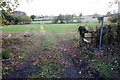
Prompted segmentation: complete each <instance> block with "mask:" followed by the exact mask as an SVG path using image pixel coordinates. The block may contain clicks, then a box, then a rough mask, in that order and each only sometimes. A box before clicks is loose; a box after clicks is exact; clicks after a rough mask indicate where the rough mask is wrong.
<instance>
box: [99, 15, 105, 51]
mask: <svg viewBox="0 0 120 80" xmlns="http://www.w3.org/2000/svg"><path fill="white" fill-rule="evenodd" d="M98 20H99V21H102V23H101V30H100V42H99V50H101V49H102V33H103V26H104V17H98Z"/></svg>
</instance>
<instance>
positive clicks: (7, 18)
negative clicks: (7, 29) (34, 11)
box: [1, 10, 31, 25]
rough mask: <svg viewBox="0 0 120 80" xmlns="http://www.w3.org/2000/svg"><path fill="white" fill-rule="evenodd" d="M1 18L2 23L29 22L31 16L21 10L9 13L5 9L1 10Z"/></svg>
mask: <svg viewBox="0 0 120 80" xmlns="http://www.w3.org/2000/svg"><path fill="white" fill-rule="evenodd" d="M1 18H2V24H3V25H11V24H29V23H31V18H30V17H28V16H27V15H26V13H25V12H21V11H14V12H13V13H12V14H10V13H8V12H7V11H5V10H1Z"/></svg>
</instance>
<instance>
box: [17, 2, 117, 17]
mask: <svg viewBox="0 0 120 80" xmlns="http://www.w3.org/2000/svg"><path fill="white" fill-rule="evenodd" d="M110 1H113V0H32V2H31V1H29V2H25V0H22V1H21V2H20V6H19V7H18V8H17V10H20V11H24V12H26V13H27V15H29V16H30V15H59V14H77V15H78V14H79V13H81V12H82V13H83V15H90V14H94V13H98V14H106V13H107V11H113V10H116V11H117V9H118V7H117V5H113V7H112V8H109V7H108V6H109V2H110Z"/></svg>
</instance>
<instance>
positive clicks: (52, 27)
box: [2, 23, 109, 33]
mask: <svg viewBox="0 0 120 80" xmlns="http://www.w3.org/2000/svg"><path fill="white" fill-rule="evenodd" d="M105 24H109V23H105ZM80 25H85V26H87V27H96V26H98V27H99V26H101V23H90V24H84V23H82V24H44V25H43V26H44V30H47V31H66V30H74V29H76V30H77V28H78V27H79V26H80ZM26 31H40V24H26V25H5V26H2V32H3V33H12V32H26Z"/></svg>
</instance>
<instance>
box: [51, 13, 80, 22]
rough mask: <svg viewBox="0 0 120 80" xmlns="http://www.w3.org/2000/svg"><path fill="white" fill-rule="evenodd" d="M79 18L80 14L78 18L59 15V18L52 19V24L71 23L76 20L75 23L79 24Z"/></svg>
mask: <svg viewBox="0 0 120 80" xmlns="http://www.w3.org/2000/svg"><path fill="white" fill-rule="evenodd" d="M81 16H82V13H81V14H80V15H79V16H76V15H70V14H66V15H62V14H60V15H59V16H56V17H54V18H53V20H52V23H73V22H74V20H77V22H79V23H80V22H81V19H82V18H81Z"/></svg>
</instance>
